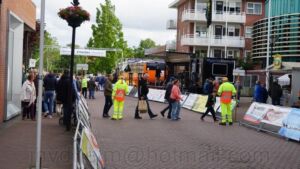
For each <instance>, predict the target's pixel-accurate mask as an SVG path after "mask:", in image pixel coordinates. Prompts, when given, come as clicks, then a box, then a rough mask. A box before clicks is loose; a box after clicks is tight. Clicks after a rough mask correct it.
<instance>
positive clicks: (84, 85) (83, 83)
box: [81, 76, 88, 98]
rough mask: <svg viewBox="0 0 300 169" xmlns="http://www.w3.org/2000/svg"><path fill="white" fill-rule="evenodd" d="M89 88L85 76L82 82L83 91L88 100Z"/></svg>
mask: <svg viewBox="0 0 300 169" xmlns="http://www.w3.org/2000/svg"><path fill="white" fill-rule="evenodd" d="M87 87H88V80H87V78H86V77H85V76H83V78H82V80H81V91H82V95H83V96H84V98H87Z"/></svg>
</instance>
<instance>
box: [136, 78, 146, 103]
mask: <svg viewBox="0 0 300 169" xmlns="http://www.w3.org/2000/svg"><path fill="white" fill-rule="evenodd" d="M148 93H149V88H148V85H147V81H146V80H144V79H143V78H141V79H140V80H139V85H138V96H139V99H141V97H144V98H147V95H148Z"/></svg>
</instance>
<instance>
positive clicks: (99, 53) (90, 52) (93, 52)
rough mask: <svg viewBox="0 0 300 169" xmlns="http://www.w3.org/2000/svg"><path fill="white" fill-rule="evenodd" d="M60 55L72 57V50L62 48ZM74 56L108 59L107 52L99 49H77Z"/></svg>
mask: <svg viewBox="0 0 300 169" xmlns="http://www.w3.org/2000/svg"><path fill="white" fill-rule="evenodd" d="M60 55H71V48H60ZM74 55H75V56H76V55H77V56H96V57H106V50H98V49H75V51H74Z"/></svg>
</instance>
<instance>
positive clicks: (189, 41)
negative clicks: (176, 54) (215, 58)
mask: <svg viewBox="0 0 300 169" xmlns="http://www.w3.org/2000/svg"><path fill="white" fill-rule="evenodd" d="M181 45H183V46H213V47H225V46H227V47H234V48H244V47H245V39H244V37H240V36H227V39H226V37H224V36H223V37H222V36H221V37H217V36H215V35H213V37H208V36H199V35H194V34H187V35H183V36H182V38H181Z"/></svg>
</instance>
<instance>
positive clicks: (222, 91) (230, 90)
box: [218, 77, 236, 126]
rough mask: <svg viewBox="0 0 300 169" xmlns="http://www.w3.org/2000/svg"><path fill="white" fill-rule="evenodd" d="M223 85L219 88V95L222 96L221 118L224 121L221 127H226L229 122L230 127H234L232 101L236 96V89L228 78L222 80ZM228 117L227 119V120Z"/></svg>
mask: <svg viewBox="0 0 300 169" xmlns="http://www.w3.org/2000/svg"><path fill="white" fill-rule="evenodd" d="M222 81H223V83H222V84H221V86H220V87H219V90H218V95H219V96H221V111H222V112H221V116H222V121H221V123H220V125H224V126H225V125H226V122H227V120H228V123H229V125H232V110H231V99H232V96H233V95H235V94H236V89H235V87H234V86H233V84H231V83H229V82H228V78H227V77H224V78H223V79H222ZM226 116H227V119H226Z"/></svg>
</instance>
